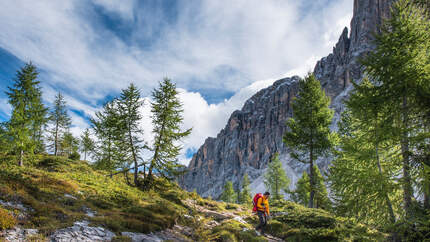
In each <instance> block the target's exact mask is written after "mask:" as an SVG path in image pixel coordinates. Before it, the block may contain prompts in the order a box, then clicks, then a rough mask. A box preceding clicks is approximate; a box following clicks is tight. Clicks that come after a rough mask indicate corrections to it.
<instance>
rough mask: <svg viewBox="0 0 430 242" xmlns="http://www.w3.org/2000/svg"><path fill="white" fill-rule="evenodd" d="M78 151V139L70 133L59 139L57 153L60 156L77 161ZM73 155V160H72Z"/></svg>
mask: <svg viewBox="0 0 430 242" xmlns="http://www.w3.org/2000/svg"><path fill="white" fill-rule="evenodd" d="M78 150H79V139H77V138H75V137H74V136H73V135H72V133H70V132H68V131H67V132H65V133H64V134H63V136H62V137H61V141H60V147H59V149H58V153H57V154H60V155H63V156H66V157H69V158H70V159H72V160H77V159H79V157H80V155H79V153H78ZM72 155H73V158H72Z"/></svg>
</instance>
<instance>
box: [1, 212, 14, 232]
mask: <svg viewBox="0 0 430 242" xmlns="http://www.w3.org/2000/svg"><path fill="white" fill-rule="evenodd" d="M15 225H16V219H15V218H14V217H13V216H12V214H11V213H10V212H9V211H7V210H6V209H4V208H0V229H1V230H4V229H11V228H13V227H14V226H15Z"/></svg>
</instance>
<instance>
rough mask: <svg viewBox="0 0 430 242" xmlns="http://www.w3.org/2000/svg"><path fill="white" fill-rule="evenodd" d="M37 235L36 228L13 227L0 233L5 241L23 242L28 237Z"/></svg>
mask: <svg viewBox="0 0 430 242" xmlns="http://www.w3.org/2000/svg"><path fill="white" fill-rule="evenodd" d="M35 235H38V230H37V229H22V228H19V227H15V228H13V229H10V230H7V231H5V232H4V234H3V235H2V237H3V239H4V240H5V241H11V242H15V241H16V242H25V241H28V240H29V239H30V237H32V236H35Z"/></svg>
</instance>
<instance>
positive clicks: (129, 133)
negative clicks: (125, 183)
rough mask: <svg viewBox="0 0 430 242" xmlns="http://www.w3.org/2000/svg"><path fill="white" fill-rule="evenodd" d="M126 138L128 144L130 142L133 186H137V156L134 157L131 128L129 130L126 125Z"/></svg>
mask: <svg viewBox="0 0 430 242" xmlns="http://www.w3.org/2000/svg"><path fill="white" fill-rule="evenodd" d="M128 138H129V142H130V144H129V145H130V148H131V153H132V155H133V162H134V185H135V186H139V185H140V184H139V180H138V175H139V174H138V172H139V169H138V164H137V156H136V151H135V150H134V145H133V139H132V134H131V128H130V124H129V125H128Z"/></svg>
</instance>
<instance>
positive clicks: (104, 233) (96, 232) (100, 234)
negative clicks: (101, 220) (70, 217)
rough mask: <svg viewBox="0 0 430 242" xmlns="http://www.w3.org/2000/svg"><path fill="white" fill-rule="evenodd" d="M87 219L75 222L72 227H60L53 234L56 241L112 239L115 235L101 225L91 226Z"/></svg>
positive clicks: (53, 239) (52, 236)
mask: <svg viewBox="0 0 430 242" xmlns="http://www.w3.org/2000/svg"><path fill="white" fill-rule="evenodd" d="M88 224H89V223H88V222H87V221H81V222H75V223H74V225H73V226H72V227H69V228H65V229H60V230H57V231H55V232H54V234H53V235H51V237H50V239H51V241H53V242H54V241H55V242H72V241H76V242H78V241H79V242H81V241H82V242H84V241H88V242H90V241H110V240H112V238H113V237H114V236H115V234H114V233H112V232H111V231H109V230H107V229H104V228H101V227H90V226H88Z"/></svg>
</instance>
